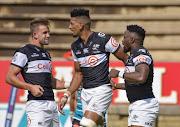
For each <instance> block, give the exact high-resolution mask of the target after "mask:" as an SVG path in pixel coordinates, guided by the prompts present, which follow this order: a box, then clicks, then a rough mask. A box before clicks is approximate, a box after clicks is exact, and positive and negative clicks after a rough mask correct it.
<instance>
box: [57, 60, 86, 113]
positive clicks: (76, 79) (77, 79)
mask: <svg viewBox="0 0 180 127" xmlns="http://www.w3.org/2000/svg"><path fill="white" fill-rule="evenodd" d="M74 68H75V73H74V76H73V79H72V81H71V84H70V87H69V88H68V90H67V93H68V94H70V95H71V94H73V93H74V92H75V91H76V90H77V89H78V88H79V87H80V85H81V82H82V79H83V75H82V71H81V68H80V65H79V62H74ZM70 95H69V96H70ZM67 100H68V97H67V98H66V97H65V96H62V98H61V100H60V102H59V103H58V110H59V112H60V113H62V114H63V115H65V113H64V112H63V108H64V106H65V105H66V103H67Z"/></svg>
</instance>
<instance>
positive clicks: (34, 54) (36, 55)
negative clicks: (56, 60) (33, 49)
mask: <svg viewBox="0 0 180 127" xmlns="http://www.w3.org/2000/svg"><path fill="white" fill-rule="evenodd" d="M38 56H39V54H36V53H33V54H32V55H31V57H38Z"/></svg>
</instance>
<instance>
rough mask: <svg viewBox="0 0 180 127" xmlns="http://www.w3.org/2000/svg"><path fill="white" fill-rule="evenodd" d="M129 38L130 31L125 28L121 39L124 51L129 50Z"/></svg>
mask: <svg viewBox="0 0 180 127" xmlns="http://www.w3.org/2000/svg"><path fill="white" fill-rule="evenodd" d="M131 39H132V37H131V33H130V32H129V31H128V30H126V31H125V32H124V38H123V40H122V44H123V45H124V47H123V50H124V52H125V53H126V52H129V51H130V50H131Z"/></svg>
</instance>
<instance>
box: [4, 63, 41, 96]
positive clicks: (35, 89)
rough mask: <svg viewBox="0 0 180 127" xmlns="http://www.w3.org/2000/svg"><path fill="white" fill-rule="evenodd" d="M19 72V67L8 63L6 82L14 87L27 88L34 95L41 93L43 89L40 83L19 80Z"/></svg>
mask: <svg viewBox="0 0 180 127" xmlns="http://www.w3.org/2000/svg"><path fill="white" fill-rule="evenodd" d="M20 72H21V69H20V68H18V67H16V66H14V65H10V66H9V68H8V71H7V74H6V82H7V83H8V84H10V85H12V86H14V87H16V88H19V89H24V90H29V91H31V93H32V95H33V96H35V97H40V96H42V95H43V91H44V89H43V88H42V87H41V86H40V85H32V84H29V83H26V82H23V81H21V80H20V79H19V78H18V77H17V75H18V74H19V73H20Z"/></svg>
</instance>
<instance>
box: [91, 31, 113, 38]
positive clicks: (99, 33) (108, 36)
mask: <svg viewBox="0 0 180 127" xmlns="http://www.w3.org/2000/svg"><path fill="white" fill-rule="evenodd" d="M94 36H95V37H98V38H104V39H106V38H110V37H111V35H110V34H105V33H103V32H94Z"/></svg>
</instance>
